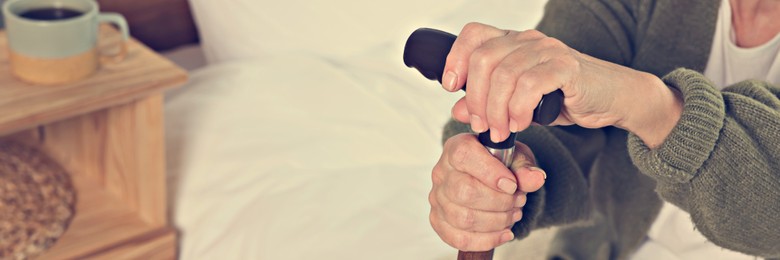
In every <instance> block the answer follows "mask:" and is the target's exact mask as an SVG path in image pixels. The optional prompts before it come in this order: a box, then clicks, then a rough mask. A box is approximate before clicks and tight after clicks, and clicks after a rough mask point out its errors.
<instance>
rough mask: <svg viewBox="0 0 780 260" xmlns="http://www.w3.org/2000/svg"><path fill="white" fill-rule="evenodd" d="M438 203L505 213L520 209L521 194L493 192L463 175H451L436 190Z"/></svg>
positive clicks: (472, 178)
mask: <svg viewBox="0 0 780 260" xmlns="http://www.w3.org/2000/svg"><path fill="white" fill-rule="evenodd" d="M438 191H439V195H438V196H437V198H438V201H441V202H442V203H454V204H457V205H460V206H463V207H466V208H472V209H475V210H480V211H491V212H507V211H511V210H512V209H514V208H518V207H521V206H522V205H520V202H522V201H520V200H522V199H524V198H520V197H521V196H522V194H519V193H517V192H515V194H507V193H505V192H499V191H495V190H493V189H491V188H489V187H488V186H487V185H485V184H482V183H481V182H479V181H478V180H477V179H475V178H474V177H471V176H470V175H468V174H464V173H454V174H451V176H450V178H448V181H447V182H445V183H443V184H442V185H441V189H439V190H438Z"/></svg>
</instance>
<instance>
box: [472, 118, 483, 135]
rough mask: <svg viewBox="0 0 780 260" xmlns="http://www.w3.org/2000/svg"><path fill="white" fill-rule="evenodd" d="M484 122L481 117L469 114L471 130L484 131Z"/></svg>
mask: <svg viewBox="0 0 780 260" xmlns="http://www.w3.org/2000/svg"><path fill="white" fill-rule="evenodd" d="M485 128H486V126H485V123H484V122H482V118H480V117H479V116H478V115H471V130H474V132H476V133H482V132H485V130H487V129H485Z"/></svg>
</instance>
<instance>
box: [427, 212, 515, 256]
mask: <svg viewBox="0 0 780 260" xmlns="http://www.w3.org/2000/svg"><path fill="white" fill-rule="evenodd" d="M430 221H431V226H432V227H433V230H435V231H436V234H438V235H439V237H440V238H441V239H442V240H443V241H444V242H445V243H447V244H448V245H450V246H452V247H454V248H456V249H458V250H461V251H467V252H473V251H487V250H491V249H493V248H496V247H498V246H500V245H502V244H504V243H506V242H509V241H510V240H512V239H514V234H513V233H512V231H511V230H510V229H509V228H506V229H504V230H501V231H497V232H485V233H480V232H469V231H463V230H459V229H457V228H455V227H453V226H451V225H449V224H448V223H447V222H446V221H442V220H441V216H439V214H438V213H437V212H436V211H431V215H430Z"/></svg>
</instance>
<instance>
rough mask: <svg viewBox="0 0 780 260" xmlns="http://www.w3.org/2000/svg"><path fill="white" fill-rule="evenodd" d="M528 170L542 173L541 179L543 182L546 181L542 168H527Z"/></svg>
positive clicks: (545, 173)
mask: <svg viewBox="0 0 780 260" xmlns="http://www.w3.org/2000/svg"><path fill="white" fill-rule="evenodd" d="M528 169H529V170H531V171H535V172H540V173H542V178H544V179H545V180H546V179H547V172H545V171H544V170H542V168H539V167H528Z"/></svg>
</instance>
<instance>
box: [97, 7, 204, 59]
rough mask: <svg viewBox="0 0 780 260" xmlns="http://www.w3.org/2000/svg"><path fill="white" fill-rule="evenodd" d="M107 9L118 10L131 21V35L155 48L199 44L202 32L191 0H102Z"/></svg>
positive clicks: (101, 8) (102, 8)
mask: <svg viewBox="0 0 780 260" xmlns="http://www.w3.org/2000/svg"><path fill="white" fill-rule="evenodd" d="M98 3H100V10H101V11H103V12H118V13H121V14H122V15H124V16H125V18H126V19H127V22H128V23H129V24H130V34H131V35H132V36H133V37H135V38H136V39H138V40H140V41H141V42H143V43H145V44H146V45H148V46H149V47H151V48H152V49H155V50H158V51H163V50H168V49H172V48H175V47H178V46H181V45H184V44H190V43H197V42H198V31H197V28H196V27H195V23H194V21H193V18H192V13H191V12H190V6H189V3H188V2H187V0H98Z"/></svg>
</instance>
